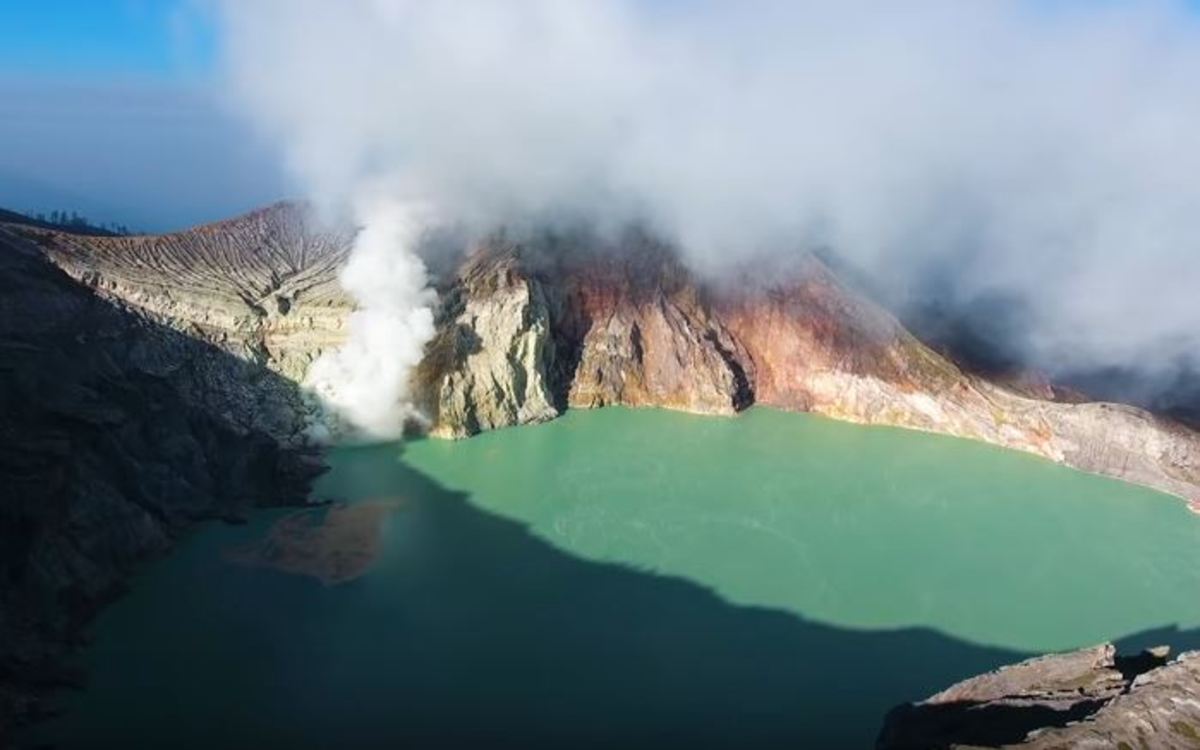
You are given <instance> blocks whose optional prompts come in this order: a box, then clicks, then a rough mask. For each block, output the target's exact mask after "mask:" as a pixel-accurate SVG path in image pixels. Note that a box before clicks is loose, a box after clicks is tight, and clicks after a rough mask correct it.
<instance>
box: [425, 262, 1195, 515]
mask: <svg viewBox="0 0 1200 750" xmlns="http://www.w3.org/2000/svg"><path fill="white" fill-rule="evenodd" d="M490 252H492V251H491V250H489V249H487V248H484V249H483V250H481V251H479V252H478V253H477V254H476V256H475V257H474V258H473V259H472V260H471V261H469V263H468V266H471V265H472V264H479V263H481V262H483V260H482V259H484V258H486V257H488V254H489V253H490ZM508 252H509V255H508V256H507V259H506V260H505V264H506V266H505V273H506V278H507V279H508V280H509V282H508V283H510V284H511V283H515V284H517V285H521V286H523V288H526V289H527V290H529V292H528V293H529V294H530V295H531V296H532V297H533V298H536V299H539V300H544V305H541V306H539V307H538V308H537V309H534V310H532V311H531V310H530V309H525V312H523V313H522V315H524V316H526V317H527V318H529V321H526V325H524V326H523V327H522V326H509V328H511V329H512V330H521V331H529V330H533V328H536V329H537V330H539V331H542V332H543V333H542V334H540V335H544V336H547V337H549V339H550V341H549V342H548V343H547V345H546V346H543V347H540V348H539V351H540V352H541V356H540V358H539V359H537V361H536V362H523V363H522V364H521V365H520V366H514V367H513V368H511V369H512V375H511V377H512V378H513V379H515V380H516V381H519V382H520V383H521V384H522V385H524V384H526V383H528V382H530V372H531V368H532V371H533V373H534V374H535V375H536V376H537V377H536V378H534V380H536V381H537V382H538V383H540V384H541V385H540V387H541V388H542V389H543V391H542V392H537V393H534V394H533V397H534V400H535V401H537V402H538V403H549V404H555V405H557V407H558V408H564V407H566V406H571V407H597V406H605V405H610V404H622V405H627V406H658V407H665V408H671V409H680V410H686V411H692V412H701V413H713V414H730V413H733V412H735V411H738V410H740V409H742V408H745V407H747V406H750V405H751V404H754V403H758V404H763V405H767V406H773V407H777V408H781V409H787V410H794V411H813V412H817V413H820V414H824V415H827V416H830V417H834V418H837V419H844V420H848V421H854V422H861V423H866V424H881V425H895V426H900V427H909V428H914V429H921V430H927V431H932V432H941V433H946V434H950V435H956V436H960V437H967V438H973V439H977V440H983V441H986V442H990V443H994V444H997V445H1001V446H1005V447H1009V448H1015V449H1018V450H1024V451H1028V452H1032V453H1036V454H1038V455H1041V456H1044V457H1046V458H1049V459H1052V460H1055V461H1058V462H1061V463H1066V464H1069V465H1072V466H1076V467H1078V468H1082V469H1084V470H1087V471H1093V472H1096V473H1101V474H1107V475H1110V476H1114V477H1118V478H1122V479H1127V480H1129V481H1133V482H1138V483H1141V484H1146V485H1149V486H1152V487H1156V488H1158V489H1161V490H1164V491H1167V492H1171V493H1174V494H1177V495H1180V496H1182V497H1185V498H1188V499H1192V500H1195V499H1197V498H1200V489H1198V487H1200V438H1198V437H1197V435H1196V433H1194V432H1192V431H1190V430H1187V429H1185V428H1183V427H1180V426H1178V425H1175V424H1172V423H1168V422H1165V421H1162V420H1159V419H1157V418H1155V417H1153V416H1152V415H1150V414H1148V413H1146V412H1143V411H1141V410H1137V409H1132V408H1129V407H1120V406H1116V405H1109V404H1097V403H1063V402H1057V401H1051V400H1046V399H1044V398H1038V397H1037V391H1035V390H1034V389H1030V388H1012V387H1009V386H1006V385H1001V384H998V383H993V382H989V381H987V380H984V379H982V378H980V377H978V376H974V375H971V374H968V373H965V372H963V371H962V370H960V369H959V368H958V367H957V366H956V365H955V364H954V363H953V362H951V361H949V360H947V359H946V358H945V357H943V356H941V355H939V354H938V353H937V352H934V351H933V350H932V349H930V348H928V347H927V346H925V345H924V344H922V343H921V342H920V341H918V340H917V339H916V338H915V337H913V336H912V335H911V334H910V333H909V332H908V331H907V330H905V329H904V327H903V326H902V325H900V323H899V322H897V320H896V319H895V318H894V317H892V316H891V315H889V314H888V313H887V312H885V311H884V310H883V309H881V308H880V307H878V306H877V305H874V304H872V303H871V302H869V301H867V300H866V299H864V298H862V297H861V296H859V295H857V294H856V293H854V292H852V291H851V290H849V289H847V288H846V287H845V286H843V285H842V284H840V283H839V282H838V280H837V279H836V278H834V276H833V274H832V273H831V272H830V271H829V270H828V269H827V268H826V267H825V266H824V265H823V264H821V263H820V262H819V261H817V260H816V259H814V258H807V259H805V260H804V261H803V262H802V263H799V264H798V265H797V267H796V268H794V269H793V270H792V272H791V273H790V274H788V275H786V276H780V277H777V278H776V279H774V280H773V281H772V282H771V283H770V284H742V285H736V286H734V285H730V286H729V287H725V288H714V287H713V286H711V285H709V284H706V283H703V282H701V281H700V280H698V279H696V278H695V277H694V276H693V275H692V274H690V273H689V272H688V271H687V270H686V269H685V268H684V267H683V266H682V265H681V264H680V263H678V262H677V261H676V260H675V259H674V258H673V257H671V256H670V255H669V254H668V253H666V252H665V251H663V250H662V249H661V248H653V247H651V248H644V247H643V248H638V249H637V250H636V251H633V252H631V251H629V250H624V251H623V250H622V249H620V248H617V249H615V250H610V251H605V252H595V251H593V252H584V253H578V254H575V255H572V256H570V257H568V258H567V259H566V260H563V259H559V260H556V261H555V262H553V263H549V264H547V263H544V262H530V261H527V260H526V259H525V258H524V256H523V254H522V252H521V248H515V249H514V248H509V250H508ZM503 287H504V285H464V284H462V283H458V284H457V286H455V285H452V288H453V289H454V290H455V291H453V292H452V294H451V296H452V297H454V296H465V297H466V298H468V299H469V300H470V301H469V302H468V304H469V305H470V306H471V307H472V309H473V310H474V311H475V312H474V314H473V317H472V321H473V322H472V323H470V325H469V326H468V327H470V326H474V328H475V330H474V332H472V333H468V335H467V336H466V340H481V339H489V335H487V330H490V329H495V328H496V326H497V325H499V323H498V320H499V319H500V318H502V317H504V316H505V315H506V314H508V315H511V314H512V313H505V312H503V310H502V307H503V306H502V305H501V304H500V303H499V300H500V299H502V297H503V295H501V294H500V293H499V292H497V291H496V290H497V289H500V288H503ZM493 299H494V300H495V302H492V301H490V300H493ZM530 321H533V322H532V323H530ZM460 324H461V319H460ZM531 326H532V328H531ZM490 339H493V340H494V339H495V337H494V336H490ZM493 346H496V347H498V348H500V349H501V350H503V349H505V348H506V347H508V348H511V347H513V346H514V344H513V343H512V342H508V340H507V339H505V340H503V341H500V342H498V343H495V344H493ZM519 348H520V349H521V350H528V349H529V346H528V345H527V344H526V345H524V346H522V347H519ZM509 359H510V360H511V358H509ZM449 361H452V362H457V364H456V365H453V366H450V367H448V368H443V370H440V371H435V372H433V373H431V374H430V378H429V379H430V382H434V383H440V384H441V385H440V387H441V388H442V390H443V391H445V390H446V388H447V384H450V383H453V382H455V381H463V380H471V377H469V375H470V373H469V372H466V370H469V365H468V364H467V363H466V362H465V361H463V360H462V359H461V358H459V359H458V360H454V359H453V358H451V360H449ZM464 368H465V369H464ZM505 372H506V369H505V367H501V368H500V369H499V370H497V369H495V368H493V369H491V370H489V373H488V376H487V379H488V382H491V383H493V384H496V383H497V382H498V381H504V380H505V379H506V378H507V377H508V376H506V375H505ZM451 390H453V389H451ZM508 390H511V389H507V388H505V387H503V386H502V385H497V386H496V387H493V388H491V389H489V390H487V391H483V392H477V393H475V395H474V397H473V399H468V401H470V404H469V408H467V409H466V410H465V411H466V412H469V413H472V414H485V415H488V418H487V419H486V420H484V421H485V422H486V423H487V424H488V425H492V426H495V425H499V424H513V423H521V422H523V421H537V420H536V419H530V420H524V419H521V418H519V417H516V418H514V417H511V416H506V415H516V414H519V413H520V412H521V409H522V408H523V404H521V403H509V402H507V401H506V398H508V397H506V396H505V395H504V394H505V393H507V392H508ZM525 394H526V395H525V396H524V398H530V397H531V396H530V395H529V393H528V388H526V389H525ZM460 411H463V410H460ZM543 418H546V413H545V411H544V410H543V411H539V412H538V416H537V419H543ZM446 419H447V416H446V415H439V418H438V424H437V426H436V427H435V429H436V430H437V431H439V432H441V433H442V434H454V435H461V434H469V433H471V432H474V431H476V430H477V429H478V428H473V427H472V425H469V424H468V425H463V424H455V423H452V422H450V423H447V421H446Z"/></svg>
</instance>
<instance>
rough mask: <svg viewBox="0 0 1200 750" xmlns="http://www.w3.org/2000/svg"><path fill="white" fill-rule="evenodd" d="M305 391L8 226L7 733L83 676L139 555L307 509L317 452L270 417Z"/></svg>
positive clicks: (3, 660) (0, 242)
mask: <svg viewBox="0 0 1200 750" xmlns="http://www.w3.org/2000/svg"><path fill="white" fill-rule="evenodd" d="M296 398H298V396H297V394H296V393H295V386H294V385H292V384H291V383H290V382H289V381H287V380H286V379H284V378H282V377H279V376H276V375H273V374H271V373H269V372H267V371H265V370H263V368H261V367H259V366H256V365H254V364H252V363H250V362H247V361H245V360H242V359H238V358H236V357H234V356H232V355H230V354H228V353H226V352H223V351H220V350H219V349H216V348H215V347H213V346H211V345H210V344H207V343H204V342H202V341H200V340H197V339H195V338H192V337H189V336H187V335H185V334H183V333H180V332H179V331H176V330H174V329H171V328H168V327H166V326H163V325H161V324H158V323H156V322H154V321H152V320H149V319H148V318H146V317H144V316H142V315H139V314H137V313H136V312H134V311H131V310H128V309H123V308H122V307H120V306H118V305H116V304H114V303H113V302H111V301H107V300H104V299H102V298H100V297H99V296H97V295H95V294H94V293H93V292H92V291H91V290H89V289H88V288H86V287H85V286H83V285H82V284H79V283H78V282H76V281H74V280H72V279H70V278H69V277H68V276H67V275H66V274H64V273H63V272H62V271H61V270H59V269H58V268H56V267H55V266H53V265H52V264H50V263H49V262H47V261H46V260H45V259H44V258H43V257H42V256H41V254H40V253H39V252H38V251H37V249H36V248H34V247H31V246H30V244H29V243H28V242H25V241H23V240H22V239H21V238H19V237H16V236H14V235H12V234H9V233H6V232H4V231H3V230H0V410H2V413H3V414H4V419H3V420H2V421H0V495H2V496H3V497H0V576H2V579H0V744H3V738H4V737H5V736H6V733H7V731H8V730H10V729H12V728H14V727H17V726H20V725H22V724H23V723H26V722H28V721H30V720H33V719H36V718H38V717H40V716H44V715H46V714H47V713H48V712H51V711H53V710H54V709H53V703H52V701H51V700H49V699H48V696H49V695H51V694H52V693H53V691H54V690H55V689H56V688H59V687H62V686H77V685H79V684H82V683H83V682H84V680H85V679H86V677H85V675H83V674H82V672H81V671H80V670H79V668H77V667H76V666H74V665H73V657H74V656H75V655H76V654H77V653H78V652H79V650H80V649H81V648H83V647H84V646H85V645H86V640H87V636H86V628H87V624H88V622H89V620H90V619H91V618H92V617H93V616H94V615H95V613H96V612H97V611H98V610H99V609H100V608H102V607H103V606H105V605H106V604H107V603H109V602H111V601H112V600H113V599H114V598H116V597H118V596H120V595H121V593H122V591H124V590H125V587H126V582H127V578H128V576H129V575H130V574H131V573H132V572H133V571H134V570H135V569H136V567H137V565H138V564H139V563H140V562H142V561H144V560H146V559H149V558H152V557H155V556H158V555H162V554H165V553H166V552H167V551H168V550H169V549H170V548H171V546H172V544H173V542H174V540H175V539H177V538H178V537H179V536H180V535H181V534H183V533H186V531H187V530H188V529H189V528H190V527H191V526H193V525H194V524H195V523H197V522H199V521H204V520H213V519H226V520H232V519H237V518H239V517H243V516H244V514H245V511H246V510H247V509H248V508H250V507H254V506H267V505H292V504H300V503H303V502H304V500H305V498H306V496H307V494H308V488H309V485H310V483H311V480H312V479H313V478H314V477H315V476H316V475H317V474H318V473H320V471H321V470H322V465H321V463H320V457H319V455H317V454H315V453H312V452H311V451H309V450H306V449H304V448H302V447H300V446H299V445H298V444H297V443H295V442H288V441H285V440H284V438H285V437H287V436H284V435H278V434H271V433H269V432H267V431H264V430H263V429H262V428H261V426H260V425H262V424H265V423H270V422H271V420H265V419H262V417H263V416H265V412H267V411H269V410H272V409H277V410H287V411H291V412H292V414H293V415H294V414H295V413H296V409H297V407H296V401H295V399H296ZM285 417H286V415H285ZM289 419H291V417H286V418H284V417H280V418H279V419H277V420H276V423H279V424H288V423H289V421H288V420H289ZM289 445H290V446H291V447H288V446H289Z"/></svg>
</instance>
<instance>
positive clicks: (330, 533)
mask: <svg viewBox="0 0 1200 750" xmlns="http://www.w3.org/2000/svg"><path fill="white" fill-rule="evenodd" d="M398 507H400V500H399V499H395V498H391V499H382V500H364V501H362V502H357V503H353V504H347V503H335V504H333V505H329V506H327V507H324V508H315V509H309V510H300V511H296V512H295V513H289V514H288V515H286V516H284V517H283V518H281V519H279V520H278V521H276V522H275V523H274V525H272V526H271V528H270V530H268V531H267V534H266V536H264V537H263V538H262V539H259V540H257V541H254V542H251V543H249V544H245V545H241V546H238V547H233V548H231V549H229V550H226V552H225V558H226V559H227V560H229V561H231V562H235V563H238V564H241V565H250V566H254V567H265V568H273V569H275V570H281V571H283V572H285V573H295V574H297V575H306V576H312V577H313V578H316V579H317V580H319V581H320V582H321V583H323V584H325V585H326V586H333V585H335V584H338V583H345V582H346V581H352V580H354V579H355V578H358V577H359V576H361V575H363V574H364V573H366V572H367V571H368V570H370V568H371V566H372V565H374V564H375V561H376V559H377V558H378V557H379V548H380V543H381V537H382V535H383V523H384V521H385V520H386V519H387V517H388V515H389V514H391V512H392V511H394V510H396V509H397V508H398Z"/></svg>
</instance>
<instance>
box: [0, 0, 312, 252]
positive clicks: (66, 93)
mask: <svg viewBox="0 0 1200 750" xmlns="http://www.w3.org/2000/svg"><path fill="white" fill-rule="evenodd" d="M297 194H298V193H297V191H295V190H292V189H290V187H289V185H288V182H287V180H286V179H285V177H284V175H283V173H282V168H281V162H280V159H279V158H278V155H277V154H276V153H274V152H273V151H272V149H271V147H270V145H269V144H266V143H264V142H263V141H262V140H261V139H260V138H257V137H256V136H255V135H254V134H253V133H252V132H250V131H249V130H248V128H247V127H246V126H245V124H244V123H243V122H242V121H241V120H239V119H237V118H235V117H234V116H233V115H232V114H231V113H230V112H229V111H228V110H227V108H226V107H224V106H223V105H222V92H221V90H220V88H219V85H218V76H217V73H216V65H215V53H214V44H213V40H212V36H211V30H210V28H209V24H208V23H207V21H206V16H205V14H204V9H203V6H202V5H201V4H199V3H196V2H193V1H192V0H37V1H34V0H14V1H13V2H6V3H4V4H3V5H2V6H0V207H3V208H7V209H11V210H14V211H20V212H22V213H38V212H44V213H46V214H49V213H50V212H51V211H55V210H60V211H63V210H65V211H78V212H79V213H80V214H82V215H84V216H86V217H87V218H88V219H90V220H92V221H95V222H115V223H120V224H125V225H127V226H129V227H130V228H131V229H134V230H141V231H150V232H158V231H166V230H171V229H179V228H183V227H186V226H191V225H194V224H199V223H204V222H207V221H213V220H216V219H220V218H224V217H227V216H230V215H234V214H238V213H241V212H244V211H247V210H250V209H252V208H255V207H257V206H259V205H262V204H264V203H269V202H272V201H275V200H279V199H281V198H286V197H291V196H293V195H297Z"/></svg>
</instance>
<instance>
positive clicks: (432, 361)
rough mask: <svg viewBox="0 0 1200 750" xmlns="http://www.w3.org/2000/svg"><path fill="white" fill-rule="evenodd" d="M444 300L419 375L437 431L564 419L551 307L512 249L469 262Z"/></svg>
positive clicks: (466, 431) (462, 433) (445, 433)
mask: <svg viewBox="0 0 1200 750" xmlns="http://www.w3.org/2000/svg"><path fill="white" fill-rule="evenodd" d="M440 300H441V301H440V305H439V310H438V314H437V323H438V333H437V338H436V339H435V340H434V341H433V342H431V344H430V346H429V349H428V353H427V355H426V357H425V360H424V362H422V364H421V366H420V368H419V371H418V373H417V375H416V377H417V379H418V381H419V382H420V384H421V386H420V388H419V390H420V392H421V393H422V394H424V395H423V399H422V401H423V404H424V406H425V409H426V411H427V413H428V414H429V416H430V418H431V421H432V432H433V434H435V435H440V436H442V437H466V436H468V435H473V434H475V433H477V432H480V431H482V430H493V429H496V428H498V427H507V426H510V425H515V424H528V423H531V422H543V421H546V420H548V419H553V418H554V417H556V416H558V414H559V408H558V406H557V405H556V403H555V398H554V390H553V387H552V382H551V379H552V372H551V369H552V367H553V365H554V356H555V352H554V347H555V343H554V337H553V335H552V334H551V322H550V310H549V306H548V303H547V301H546V298H545V295H544V294H543V293H542V288H541V285H540V284H539V283H538V282H537V281H535V280H533V279H531V278H528V277H526V276H522V275H521V274H520V273H519V271H518V266H517V258H516V256H515V255H514V254H513V253H512V252H511V250H510V251H508V252H505V251H497V252H495V253H492V254H486V255H480V256H476V257H475V258H472V259H470V260H469V261H468V262H467V263H466V264H465V266H464V267H463V268H462V269H461V270H460V271H459V272H458V274H457V275H456V277H455V278H454V279H453V281H452V282H451V283H450V284H448V285H446V287H445V288H444V289H443V291H442V294H441V297H440Z"/></svg>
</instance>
